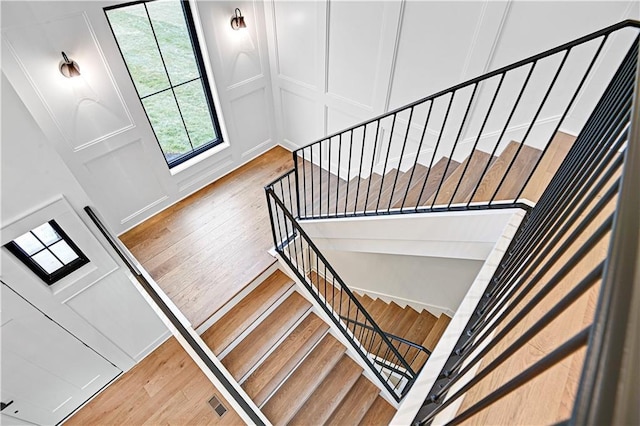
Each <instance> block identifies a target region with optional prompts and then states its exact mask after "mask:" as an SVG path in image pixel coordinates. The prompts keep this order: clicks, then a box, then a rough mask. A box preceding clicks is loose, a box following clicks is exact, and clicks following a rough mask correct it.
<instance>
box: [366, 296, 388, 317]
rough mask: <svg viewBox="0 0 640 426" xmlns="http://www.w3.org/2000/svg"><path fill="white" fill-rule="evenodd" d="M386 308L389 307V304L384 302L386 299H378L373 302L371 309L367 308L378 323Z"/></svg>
mask: <svg viewBox="0 0 640 426" xmlns="http://www.w3.org/2000/svg"><path fill="white" fill-rule="evenodd" d="M386 308H387V304H386V303H385V302H384V300H382V299H376V300H374V301H373V304H372V305H371V309H367V312H369V315H370V316H371V318H373V320H374V321H375V322H376V323H377V322H378V320H379V319H380V315H381V314H382V313H383V312H384V310H385V309H386Z"/></svg>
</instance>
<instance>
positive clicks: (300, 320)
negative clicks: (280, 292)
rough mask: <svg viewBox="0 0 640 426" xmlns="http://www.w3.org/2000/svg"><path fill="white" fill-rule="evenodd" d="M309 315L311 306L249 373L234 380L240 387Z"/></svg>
mask: <svg viewBox="0 0 640 426" xmlns="http://www.w3.org/2000/svg"><path fill="white" fill-rule="evenodd" d="M294 291H295V290H294ZM311 313H313V305H311V306H309V308H308V309H307V310H306V311H305V312H304V313H303V314H302V315H301V316H300V318H298V319H297V320H296V322H295V323H293V324H292V325H291V327H289V328H288V329H287V331H286V332H285V333H284V334H283V335H282V336H281V337H280V338H279V339H278V340H277V341H276V342H275V343H274V344H273V345H272V346H271V347H270V348H269V350H268V351H267V352H266V353H265V354H264V355H263V356H262V357H261V358H260V359H259V360H258V361H257V362H256V363H255V365H254V366H253V367H251V369H250V370H249V371H247V373H246V374H244V375H243V376H242V377H240V379H238V380H236V381H237V382H238V384H240V386H242V384H243V383H244V382H245V381H246V380H247V378H248V377H249V376H250V375H251V374H253V372H255V371H256V370H257V369H258V368H260V366H261V365H262V363H263V362H264V361H265V360H266V359H267V358H268V357H269V355H271V354H272V353H273V352H274V351H275V350H276V349H278V346H280V344H281V343H282V342H283V341H285V340H286V339H287V338H288V337H289V336H290V335H291V333H293V330H295V329H296V327H298V326H299V325H300V323H302V321H304V320H305V318H307V317H308V316H309V315H310V314H311Z"/></svg>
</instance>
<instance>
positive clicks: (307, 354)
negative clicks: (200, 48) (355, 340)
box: [258, 308, 331, 410]
mask: <svg viewBox="0 0 640 426" xmlns="http://www.w3.org/2000/svg"><path fill="white" fill-rule="evenodd" d="M311 311H313V308H312V309H311ZM320 319H322V317H320ZM322 321H323V322H326V321H324V319H323V320H322ZM330 331H331V327H329V328H328V329H327V330H326V331H325V332H324V333H323V334H322V336H320V338H319V339H318V341H317V342H316V343H315V344H314V345H313V346H312V347H311V348H309V350H308V351H307V353H306V355H305V356H304V357H302V358H301V359H300V361H298V362H297V363H296V364H295V366H294V367H293V368H292V369H291V371H289V373H288V374H287V375H286V376H285V377H284V378H283V379H282V380H281V381H280V383H279V384H278V386H276V387H275V388H274V389H273V391H272V392H271V393H270V394H269V395H268V396H267V397H266V398H265V399H264V401H263V402H262V404H260V407H258V408H260V409H261V410H262V408H263V407H264V406H265V405H266V404H267V403H268V402H269V400H271V397H273V395H275V394H276V393H277V392H278V391H279V390H280V388H281V387H282V386H283V385H284V384H285V383H286V382H287V380H288V379H289V377H291V375H292V374H293V373H295V371H296V370H297V369H298V367H300V365H301V364H302V363H303V362H304V361H305V360H306V359H307V358H308V357H309V354H311V352H313V350H314V349H315V348H316V347H317V346H318V345H319V344H320V342H322V339H324V338H325V337H326V336H327V334H330Z"/></svg>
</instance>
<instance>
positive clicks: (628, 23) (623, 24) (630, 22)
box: [294, 19, 640, 152]
mask: <svg viewBox="0 0 640 426" xmlns="http://www.w3.org/2000/svg"><path fill="white" fill-rule="evenodd" d="M624 28H640V21H636V20H634V19H627V20H624V21H620V22H618V23H617V24H613V25H610V26H608V27H606V28H603V29H601V30H598V31H594V32H592V33H591V34H587V35H585V36H582V37H579V38H577V39H575V40H572V41H569V42H567V43H564V44H561V45H560V46H556V47H554V48H552V49H548V50H545V51H544V52H541V53H538V54H535V55H532V56H529V57H528V58H525V59H521V60H519V61H518V62H514V63H513V64H510V65H505V66H504V67H502V68H498V69H496V70H493V71H490V72H488V73H486V74H483V75H481V76H478V77H475V78H471V79H469V80H467V81H465V82H462V83H459V84H456V85H455V86H451V87H449V88H448V89H445V90H441V91H439V92H436V93H434V94H432V95H429V96H425V97H424V98H421V99H418V100H417V101H414V102H411V103H409V104H406V105H403V106H401V107H398V108H396V109H394V110H391V111H389V112H385V113H383V114H380V115H378V116H376V117H374V118H371V119H369V120H366V121H363V122H361V123H359V124H355V125H353V126H351V127H347V128H346V129H343V130H340V131H337V132H335V133H332V134H330V135H329V136H325V137H323V138H320V139H318V140H316V141H315V142H311V143H309V144H307V145H304V146H302V147H301V148H298V149H296V150H295V151H294V152H297V151H300V150H303V149H305V148H308V147H310V146H312V145H315V144H317V143H320V142H322V141H324V140H327V139H331V138H333V137H335V136H339V135H340V134H344V133H347V132H350V131H351V130H355V129H357V128H359V127H363V126H365V125H367V124H371V123H374V122H376V121H379V120H380V119H382V118H385V117H389V116H391V115H393V114H397V113H399V112H400V111H403V110H406V109H407V108H411V107H415V106H417V105H420V104H422V103H424V102H426V101H429V100H432V99H435V98H437V97H440V96H442V95H444V94H447V93H449V92H454V91H456V90H458V89H461V88H463V87H465V86H470V85H472V84H475V83H478V82H480V81H482V80H486V79H488V78H491V77H495V76H497V75H500V74H503V73H506V72H507V71H511V70H514V69H516V68H519V67H521V66H522V65H525V64H528V63H531V62H536V61H539V60H540V59H543V58H546V57H548V56H551V55H554V54H556V53H559V52H562V51H563V50H566V49H569V48H572V47H575V46H577V45H579V44H583V43H586V42H588V41H591V40H594V39H596V38H598V37H602V36H604V35H607V34H611V33H613V32H616V31H618V30H621V29H624Z"/></svg>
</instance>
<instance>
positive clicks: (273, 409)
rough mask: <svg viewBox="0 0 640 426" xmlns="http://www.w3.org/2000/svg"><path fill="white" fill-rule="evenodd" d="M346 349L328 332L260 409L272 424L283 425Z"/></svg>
mask: <svg viewBox="0 0 640 426" xmlns="http://www.w3.org/2000/svg"><path fill="white" fill-rule="evenodd" d="M345 350H346V348H345V347H344V346H343V345H342V344H341V343H340V342H339V341H338V340H336V339H335V338H334V337H333V336H331V335H329V334H327V335H325V337H324V338H323V339H322V340H321V341H320V343H319V344H318V345H317V346H316V347H315V348H314V349H313V350H312V351H311V353H310V354H309V355H308V356H307V357H306V358H305V359H304V361H303V362H302V363H301V364H300V365H299V366H298V367H297V368H296V369H295V371H294V372H293V373H292V374H291V376H289V377H288V378H287V380H286V381H285V382H284V383H283V384H282V386H281V387H280V388H279V389H278V390H277V391H276V392H275V393H274V394H273V395H272V396H271V398H269V399H268V400H267V402H266V403H265V405H264V406H263V407H262V412H263V413H264V415H265V416H267V418H268V419H269V421H271V423H273V424H274V425H279V424H286V423H287V422H288V421H289V420H290V419H291V418H292V417H293V416H294V415H295V413H296V412H297V411H298V409H299V408H300V407H301V406H302V404H304V402H305V401H306V400H307V398H308V397H309V395H311V394H312V393H313V391H314V390H315V388H316V387H317V386H318V385H319V384H320V383H321V382H322V380H323V379H324V378H325V377H326V375H327V374H329V372H330V371H331V369H332V368H333V366H334V365H335V364H336V363H337V362H338V360H339V359H340V358H341V357H342V355H343V354H344V352H345Z"/></svg>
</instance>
